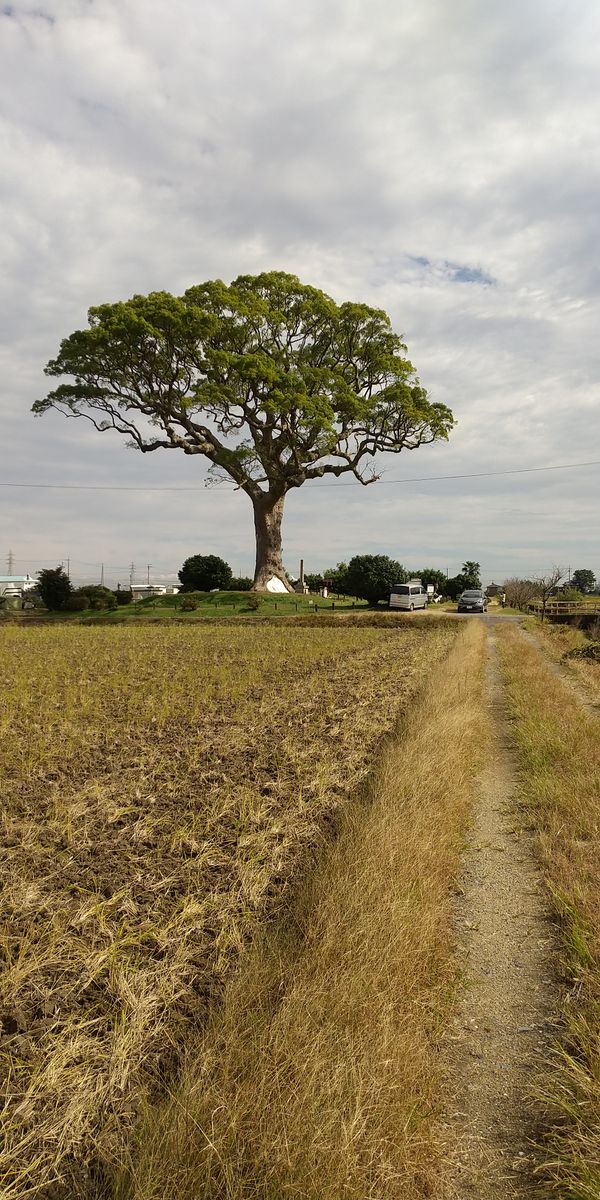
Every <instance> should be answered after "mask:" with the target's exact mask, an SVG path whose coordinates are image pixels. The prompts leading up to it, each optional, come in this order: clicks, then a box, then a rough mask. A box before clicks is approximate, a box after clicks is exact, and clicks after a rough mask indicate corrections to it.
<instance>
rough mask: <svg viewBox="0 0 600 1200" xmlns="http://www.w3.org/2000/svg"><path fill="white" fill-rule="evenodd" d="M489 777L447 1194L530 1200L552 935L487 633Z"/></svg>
mask: <svg viewBox="0 0 600 1200" xmlns="http://www.w3.org/2000/svg"><path fill="white" fill-rule="evenodd" d="M487 638H488V663H487V679H488V695H489V703H490V710H489V711H490V721H491V727H492V728H491V732H492V739H493V744H492V753H491V758H490V762H489V765H488V767H487V769H486V771H485V773H484V774H483V776H482V777H481V780H480V786H481V790H480V796H479V802H478V804H477V806H476V812H475V816H474V824H473V828H472V830H471V834H470V838H469V842H468V846H467V849H466V852H465V856H464V876H463V882H462V888H463V891H462V895H461V896H460V897H459V899H458V900H457V902H456V909H455V921H456V929H457V934H458V941H459V944H460V947H461V949H462V950H463V955H464V958H463V961H464V970H465V987H464V990H463V996H462V1001H461V1005H460V1008H459V1011H458V1014H457V1017H456V1019H455V1022H454V1024H453V1026H452V1028H451V1030H450V1033H449V1041H450V1051H449V1058H450V1070H451V1077H452V1079H453V1081H454V1096H453V1102H452V1108H453V1111H452V1112H451V1114H450V1123H451V1129H450V1137H449V1145H452V1144H454V1146H455V1147H456V1149H455V1150H454V1151H453V1152H452V1154H451V1162H450V1180H451V1182H450V1194H451V1195H452V1197H453V1198H454V1197H455V1198H456V1200H492V1198H493V1200H508V1198H509V1197H510V1198H511V1200H512V1198H514V1197H529V1198H531V1197H533V1196H534V1195H535V1194H536V1184H535V1181H534V1178H533V1171H534V1169H535V1166H536V1163H537V1161H538V1160H537V1156H536V1151H535V1148H534V1146H533V1144H532V1143H533V1139H534V1138H535V1123H536V1114H535V1107H534V1105H533V1104H532V1102H531V1098H530V1097H531V1093H532V1090H533V1089H534V1086H535V1067H536V1062H537V1061H539V1059H540V1056H542V1057H543V1056H544V1054H545V1053H546V1052H547V1049H548V1044H549V1040H550V1036H551V1032H552V1018H553V1011H554V1009H555V1007H556V986H555V984H554V980H553V979H552V954H553V949H554V945H555V938H554V931H553V928H552V925H551V924H550V922H549V918H548V913H547V909H546V905H545V900H544V895H543V888H542V879H541V872H540V869H539V867H538V865H537V863H536V860H535V858H534V855H533V851H532V845H531V841H532V839H531V835H530V833H529V832H528V831H527V830H526V829H525V828H524V827H523V820H524V818H523V814H522V812H521V811H520V810H519V806H518V801H517V798H516V785H515V776H516V763H515V759H514V754H513V751H512V749H511V744H510V727H509V723H508V720H507V716H506V711H505V700H504V692H503V685H502V680H501V677H500V672H499V668H498V664H497V653H496V644H495V637H494V629H493V626H491V627H489V628H488V631H487Z"/></svg>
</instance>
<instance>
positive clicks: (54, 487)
mask: <svg viewBox="0 0 600 1200" xmlns="http://www.w3.org/2000/svg"><path fill="white" fill-rule="evenodd" d="M584 467H600V460H592V461H591V462H580V463H555V464H554V465H553V466H549V467H511V468H510V469H508V470H503V471H469V472H465V473H464V474H461V475H414V476H407V477H406V478H404V479H380V480H379V481H378V482H379V483H383V484H386V483H387V484H403V483H439V482H440V481H442V480H449V479H491V478H494V477H497V476H499V475H534V474H537V473H539V472H541V471H577V470H581V469H582V468H584ZM207 486H208V485H207V484H204V486H203V487H193V486H192V487H137V486H131V485H129V484H127V485H116V486H113V485H112V484H105V483H20V482H11V481H7V480H0V487H14V488H35V489H44V490H47V491H57V492H203V491H206V490H207ZM317 487H322V488H325V487H355V484H354V483H346V482H340V481H339V480H336V482H335V483H319V484H317ZM210 490H211V491H212V488H211V489H210ZM219 490H221V491H238V490H239V489H238V488H230V487H228V488H222V489H219Z"/></svg>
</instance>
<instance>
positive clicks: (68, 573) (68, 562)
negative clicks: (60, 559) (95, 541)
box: [67, 558, 71, 579]
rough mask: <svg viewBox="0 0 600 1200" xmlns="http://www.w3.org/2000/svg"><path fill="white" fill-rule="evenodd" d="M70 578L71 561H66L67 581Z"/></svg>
mask: <svg viewBox="0 0 600 1200" xmlns="http://www.w3.org/2000/svg"><path fill="white" fill-rule="evenodd" d="M70 578H71V559H70V558H68V559H67V579H70Z"/></svg>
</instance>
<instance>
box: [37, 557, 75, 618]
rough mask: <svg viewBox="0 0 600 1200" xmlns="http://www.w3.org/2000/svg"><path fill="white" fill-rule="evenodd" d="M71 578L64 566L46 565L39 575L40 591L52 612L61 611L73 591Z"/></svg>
mask: <svg viewBox="0 0 600 1200" xmlns="http://www.w3.org/2000/svg"><path fill="white" fill-rule="evenodd" d="M72 590H73V589H72V587H71V580H70V579H69V576H68V575H67V573H66V571H65V569H64V567H62V566H60V567H44V569H43V570H42V571H40V573H39V575H38V592H39V593H40V596H41V597H42V600H43V601H44V604H45V605H46V608H49V609H50V611H51V612H59V611H60V610H61V609H62V608H64V607H65V606H66V604H67V601H68V599H69V597H70V595H71V592H72Z"/></svg>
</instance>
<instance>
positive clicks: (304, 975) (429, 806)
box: [118, 622, 485, 1200]
mask: <svg viewBox="0 0 600 1200" xmlns="http://www.w3.org/2000/svg"><path fill="white" fill-rule="evenodd" d="M461 632H462V636H461V637H460V639H459V641H458V642H457V643H456V645H455V648H454V649H453V650H452V651H451V654H450V657H449V659H448V660H447V661H446V662H445V663H444V665H443V667H440V668H438V670H437V672H436V674H435V676H434V678H433V679H431V680H430V682H429V684H428V688H427V693H426V696H425V698H424V700H423V701H422V703H419V704H418V705H415V706H414V707H413V708H411V710H410V711H409V712H408V714H407V715H406V718H405V721H404V722H403V725H402V728H401V730H400V731H399V734H398V735H397V736H396V738H395V739H394V740H393V741H392V742H390V743H389V744H388V746H387V748H386V749H385V751H384V753H383V755H382V758H381V762H380V764H379V767H378V769H377V771H376V773H375V775H374V777H373V778H372V780H371V781H370V782H369V784H368V785H367V786H366V787H364V788H363V790H362V793H361V794H360V795H358V796H357V797H355V800H354V802H353V803H351V804H349V805H348V806H347V807H346V809H345V810H344V813H343V816H342V819H341V826H340V830H339V836H338V838H337V840H336V842H335V844H334V845H333V846H331V847H330V848H329V849H327V850H326V851H325V852H324V853H323V854H322V855H321V857H320V859H319V863H318V865H317V867H316V868H315V871H314V872H313V874H312V875H311V876H310V879H308V880H307V882H306V884H305V886H304V888H303V889H302V891H301V892H300V894H299V896H298V897H297V900H296V904H295V906H294V908H293V911H292V912H291V913H289V914H288V915H287V918H286V920H285V922H283V923H282V924H281V925H280V926H279V927H278V928H277V929H275V930H271V932H270V933H269V936H268V937H267V938H263V939H261V940H259V942H258V943H257V944H256V945H255V946H254V948H253V950H252V952H251V954H250V955H249V956H248V957H247V958H246V960H245V963H244V965H243V967H242V970H241V971H240V973H239V974H238V976H237V977H236V978H235V980H234V981H233V982H232V983H231V985H230V986H229V987H228V989H227V990H226V994H225V1002H224V1005H223V1007H222V1008H221V1010H220V1011H219V1012H218V1013H216V1014H215V1016H214V1018H213V1020H212V1021H211V1023H210V1024H209V1026H208V1029H207V1030H206V1032H205V1034H204V1036H203V1038H202V1039H201V1040H200V1041H199V1042H197V1043H196V1044H195V1045H191V1046H190V1047H189V1050H188V1056H187V1066H186V1070H185V1072H184V1075H183V1081H182V1083H181V1085H180V1087H178V1088H177V1089H176V1090H174V1091H173V1092H172V1094H171V1097H170V1099H169V1100H168V1101H167V1102H165V1103H163V1104H161V1105H160V1106H158V1107H156V1106H155V1107H150V1108H149V1109H148V1111H147V1112H146V1114H145V1119H144V1121H143V1123H142V1126H141V1130H140V1136H139V1141H138V1145H137V1150H136V1153H135V1154H134V1155H133V1158H132V1159H131V1161H130V1162H129V1163H128V1164H123V1170H122V1174H121V1186H120V1188H119V1189H118V1195H119V1196H120V1197H121V1198H122V1200H123V1198H124V1197H127V1200H189V1198H190V1197H194V1200H209V1198H210V1200H243V1198H244V1200H245V1198H248V1200H250V1198H252V1200H292V1198H297V1200H300V1198H302V1200H334V1198H335V1200H338V1198H340V1197H342V1196H343V1197H344V1198H347V1200H369V1198H371V1200H375V1198H377V1200H392V1198H393V1200H398V1197H402V1200H417V1198H420V1200H422V1198H423V1197H425V1196H431V1195H435V1196H438V1197H439V1195H440V1186H441V1185H440V1171H441V1169H442V1167H441V1159H442V1157H443V1152H442V1150H441V1147H440V1144H439V1134H438V1133H436V1129H437V1128H438V1126H437V1123H436V1122H437V1118H438V1117H439V1108H440V1103H441V1100H442V1098H443V1079H442V1067H441V1055H440V1033H441V1030H442V1028H443V1026H444V1022H445V1018H446V1015H447V1012H448V1008H449V1005H450V1001H451V997H452V993H453V988H454V985H455V981H456V967H455V962H454V960H453V958H452V949H451V943H452V937H451V934H450V922H451V913H450V890H451V881H452V879H453V877H454V876H455V873H456V871H457V868H458V858H459V854H460V850H461V846H462V842H463V835H464V829H465V823H466V820H467V814H468V812H469V810H470V807H471V803H472V792H473V780H474V776H475V773H476V772H477V770H478V768H479V766H480V765H481V754H482V745H483V744H484V742H485V736H484V725H483V722H484V716H483V706H482V698H481V688H482V643H483V638H484V631H483V627H482V626H481V623H480V622H476V623H472V624H470V625H469V626H468V627H466V628H464V630H463V631H461Z"/></svg>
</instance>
